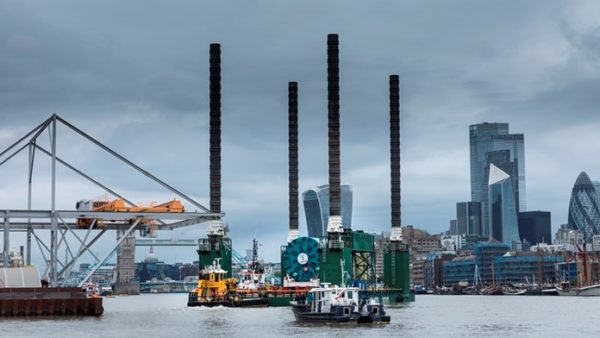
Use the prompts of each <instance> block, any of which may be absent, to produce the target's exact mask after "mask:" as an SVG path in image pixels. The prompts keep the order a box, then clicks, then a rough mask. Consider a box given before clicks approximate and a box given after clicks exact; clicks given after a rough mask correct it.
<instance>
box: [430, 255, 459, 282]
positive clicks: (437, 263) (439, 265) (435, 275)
mask: <svg viewBox="0 0 600 338" xmlns="http://www.w3.org/2000/svg"><path fill="white" fill-rule="evenodd" d="M454 257H456V254H455V253H454V252H431V253H429V254H428V255H427V259H426V261H425V266H424V267H423V279H424V284H423V285H424V286H425V288H427V289H428V290H433V289H435V288H438V287H442V286H443V285H444V262H448V261H450V260H452V259H453V258H454Z"/></svg>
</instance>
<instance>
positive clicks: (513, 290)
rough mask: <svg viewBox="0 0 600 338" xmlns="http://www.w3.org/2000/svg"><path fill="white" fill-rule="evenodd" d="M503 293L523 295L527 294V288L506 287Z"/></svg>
mask: <svg viewBox="0 0 600 338" xmlns="http://www.w3.org/2000/svg"><path fill="white" fill-rule="evenodd" d="M503 294H504V295H506V296H523V295H526V294H527V290H525V289H517V288H509V287H506V288H504V289H503Z"/></svg>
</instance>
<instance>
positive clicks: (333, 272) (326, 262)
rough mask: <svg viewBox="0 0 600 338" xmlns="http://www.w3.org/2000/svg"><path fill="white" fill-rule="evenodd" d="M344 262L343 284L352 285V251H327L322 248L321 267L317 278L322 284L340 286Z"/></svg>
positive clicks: (345, 249) (347, 249)
mask: <svg viewBox="0 0 600 338" xmlns="http://www.w3.org/2000/svg"><path fill="white" fill-rule="evenodd" d="M342 259H343V260H344V275H345V277H346V278H344V283H345V284H346V285H348V284H349V283H352V278H353V277H352V249H349V248H343V249H329V248H324V249H322V251H321V266H320V270H319V278H320V279H321V282H322V283H331V284H333V285H342V284H343V283H342V266H341V261H342Z"/></svg>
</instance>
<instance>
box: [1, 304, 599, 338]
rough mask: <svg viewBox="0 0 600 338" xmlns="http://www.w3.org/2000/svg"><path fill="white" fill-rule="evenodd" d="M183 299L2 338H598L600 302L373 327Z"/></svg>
mask: <svg viewBox="0 0 600 338" xmlns="http://www.w3.org/2000/svg"><path fill="white" fill-rule="evenodd" d="M186 301H187V295H185V294H163V295H142V296H129V297H115V298H107V299H105V300H104V309H105V311H104V315H103V316H102V317H100V318H72V319H17V320H14V319H9V320H7V319H0V337H91V336H93V337H173V338H176V337H177V338H180V337H266V338H272V337H329V336H331V337H347V338H351V337H360V338H363V337H392V336H394V337H600V321H599V320H598V318H599V317H598V312H599V311H600V298H579V297H526V296H521V297H519V296H513V297H511V296H495V297H494V296H487V297H486V296H429V295H428V296H418V297H417V301H416V302H415V303H413V304H410V305H408V306H404V307H396V308H391V307H388V308H387V311H388V313H389V314H390V315H391V317H392V321H391V323H390V324H382V325H375V326H356V325H349V324H344V325H309V324H301V323H297V322H295V320H294V316H293V315H292V312H291V310H290V309H289V308H254V309H239V308H238V309H231V308H213V309H208V308H188V307H186Z"/></svg>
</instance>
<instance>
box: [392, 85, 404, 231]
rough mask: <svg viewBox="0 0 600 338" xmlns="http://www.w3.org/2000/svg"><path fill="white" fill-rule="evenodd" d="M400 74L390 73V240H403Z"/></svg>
mask: <svg viewBox="0 0 600 338" xmlns="http://www.w3.org/2000/svg"><path fill="white" fill-rule="evenodd" d="M399 82H400V81H399V76H398V75H390V165H391V197H392V201H391V207H392V208H391V209H392V230H391V236H390V240H392V241H402V228H401V226H402V224H401V215H402V214H401V209H400V206H401V200H400V189H401V181H400V175H401V174H400V84H399Z"/></svg>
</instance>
